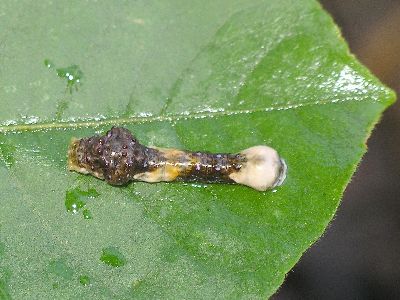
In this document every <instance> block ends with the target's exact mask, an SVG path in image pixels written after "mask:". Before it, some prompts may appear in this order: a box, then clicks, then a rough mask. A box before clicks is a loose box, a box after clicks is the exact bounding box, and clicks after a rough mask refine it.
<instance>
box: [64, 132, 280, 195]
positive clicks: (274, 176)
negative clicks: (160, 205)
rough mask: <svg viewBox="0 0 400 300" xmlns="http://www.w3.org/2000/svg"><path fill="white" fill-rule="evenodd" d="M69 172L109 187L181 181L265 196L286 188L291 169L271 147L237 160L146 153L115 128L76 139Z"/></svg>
mask: <svg viewBox="0 0 400 300" xmlns="http://www.w3.org/2000/svg"><path fill="white" fill-rule="evenodd" d="M68 169H69V170H70V171H76V172H79V173H83V174H90V175H93V176H95V177H97V178H100V179H103V180H105V181H106V182H108V183H109V184H111V185H124V184H126V183H128V182H130V181H145V182H160V181H174V180H178V181H185V182H205V183H237V184H242V185H246V186H249V187H251V188H254V189H256V190H259V191H265V190H267V189H269V188H273V187H276V186H279V185H281V184H282V183H283V181H284V180H285V177H286V170H287V166H286V163H285V161H284V160H283V159H282V158H280V157H279V155H278V153H277V152H276V150H274V149H272V148H271V147H268V146H254V147H251V148H248V149H245V150H243V151H241V152H239V153H236V154H230V153H209V152H191V151H186V150H178V149H166V148H157V147H146V146H144V145H142V144H140V143H139V141H138V140H137V139H136V137H135V136H133V135H132V133H131V132H130V131H129V130H128V129H126V128H122V127H113V128H111V130H109V131H108V132H107V133H106V134H105V135H104V136H98V135H96V136H92V137H88V138H81V139H76V138H72V140H71V142H70V144H69V148H68Z"/></svg>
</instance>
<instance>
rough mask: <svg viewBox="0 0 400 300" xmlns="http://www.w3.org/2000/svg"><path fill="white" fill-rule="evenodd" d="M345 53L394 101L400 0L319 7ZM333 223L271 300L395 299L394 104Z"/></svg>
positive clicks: (399, 170) (399, 149)
mask: <svg viewBox="0 0 400 300" xmlns="http://www.w3.org/2000/svg"><path fill="white" fill-rule="evenodd" d="M321 3H322V5H323V6H324V7H325V9H326V10H328V12H329V13H330V14H331V15H332V17H333V18H334V19H335V21H336V23H337V24H338V26H339V27H340V28H341V30H342V33H343V36H344V37H345V39H346V40H347V41H348V43H349V45H350V48H351V51H352V52H353V53H354V54H355V55H356V56H357V57H358V59H359V60H361V61H362V62H363V63H364V64H365V65H366V66H367V67H368V68H369V69H370V70H371V71H372V72H373V73H374V74H375V75H376V76H377V77H378V78H380V79H381V80H382V81H383V82H384V83H385V84H386V85H388V86H389V87H391V88H392V89H394V90H395V91H396V92H397V94H398V95H399V94H400V0H391V1H390V0H324V1H321ZM368 148H369V149H368V152H367V154H366V155H365V156H364V158H363V160H362V162H361V164H360V166H359V167H358V170H357V172H356V174H355V175H354V177H353V179H352V182H351V183H350V184H349V186H348V187H347V189H346V192H345V195H344V198H343V201H342V204H341V206H340V208H339V210H338V212H337V215H336V218H335V220H333V221H332V223H331V225H330V226H329V227H328V229H327V230H326V232H325V234H324V236H323V237H322V238H321V239H320V240H319V241H318V242H317V243H316V244H315V245H314V246H313V247H311V249H309V250H308V251H307V252H306V254H305V255H304V256H303V257H302V259H301V260H300V262H299V263H298V264H297V265H296V267H295V268H294V269H293V270H292V271H290V272H289V274H288V275H287V278H286V281H285V283H284V284H283V286H282V287H281V288H280V290H279V291H278V292H277V293H276V294H275V295H274V296H273V297H272V299H274V300H284V299H285V300H286V299H400V101H399V102H397V103H395V104H394V105H393V106H392V107H390V108H389V109H388V110H387V111H386V112H385V113H384V115H383V117H382V119H381V122H380V123H379V124H378V125H377V127H376V128H375V130H374V132H373V133H372V136H371V138H370V139H369V141H368Z"/></svg>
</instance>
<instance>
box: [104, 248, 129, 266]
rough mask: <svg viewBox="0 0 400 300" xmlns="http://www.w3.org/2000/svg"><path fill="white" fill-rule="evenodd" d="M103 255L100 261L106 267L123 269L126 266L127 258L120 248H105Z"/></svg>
mask: <svg viewBox="0 0 400 300" xmlns="http://www.w3.org/2000/svg"><path fill="white" fill-rule="evenodd" d="M102 251H103V253H102V255H101V257H100V260H101V261H102V262H103V263H105V264H106V265H109V266H112V267H122V266H124V265H125V264H126V258H125V256H124V255H123V254H122V253H121V252H120V251H119V250H118V248H116V247H113V246H110V247H107V248H103V250H102Z"/></svg>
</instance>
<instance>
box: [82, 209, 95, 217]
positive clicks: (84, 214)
mask: <svg viewBox="0 0 400 300" xmlns="http://www.w3.org/2000/svg"><path fill="white" fill-rule="evenodd" d="M82 214H83V218H84V219H87V220H88V219H93V215H92V213H91V211H90V210H88V209H84V210H83V211H82Z"/></svg>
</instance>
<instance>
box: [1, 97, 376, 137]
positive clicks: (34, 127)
mask: <svg viewBox="0 0 400 300" xmlns="http://www.w3.org/2000/svg"><path fill="white" fill-rule="evenodd" d="M354 101H357V102H366V100H354ZM354 101H352V100H337V99H330V100H318V101H314V102H307V103H298V104H291V105H276V106H274V105H272V106H269V107H265V108H254V109H238V110H225V109H224V108H217V109H215V110H214V111H211V112H210V111H200V112H192V113H189V114H188V113H177V114H166V115H154V116H153V115H152V116H143V117H142V116H131V117H110V118H104V119H101V120H98V118H87V119H81V120H77V121H64V122H63V121H61V122H51V121H47V122H46V121H44V122H38V123H34V124H26V123H22V124H13V125H1V126H0V133H11V134H12V133H19V132H24V131H42V130H48V129H69V128H82V127H99V126H106V125H116V124H118V125H123V124H142V123H151V122H177V121H180V120H187V119H204V118H214V117H219V116H231V115H243V114H253V113H258V112H271V111H284V110H292V109H298V108H302V107H308V106H315V105H325V104H340V103H345V102H354ZM375 102H381V100H377V101H375ZM6 122H7V121H4V122H3V124H4V123H6Z"/></svg>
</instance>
